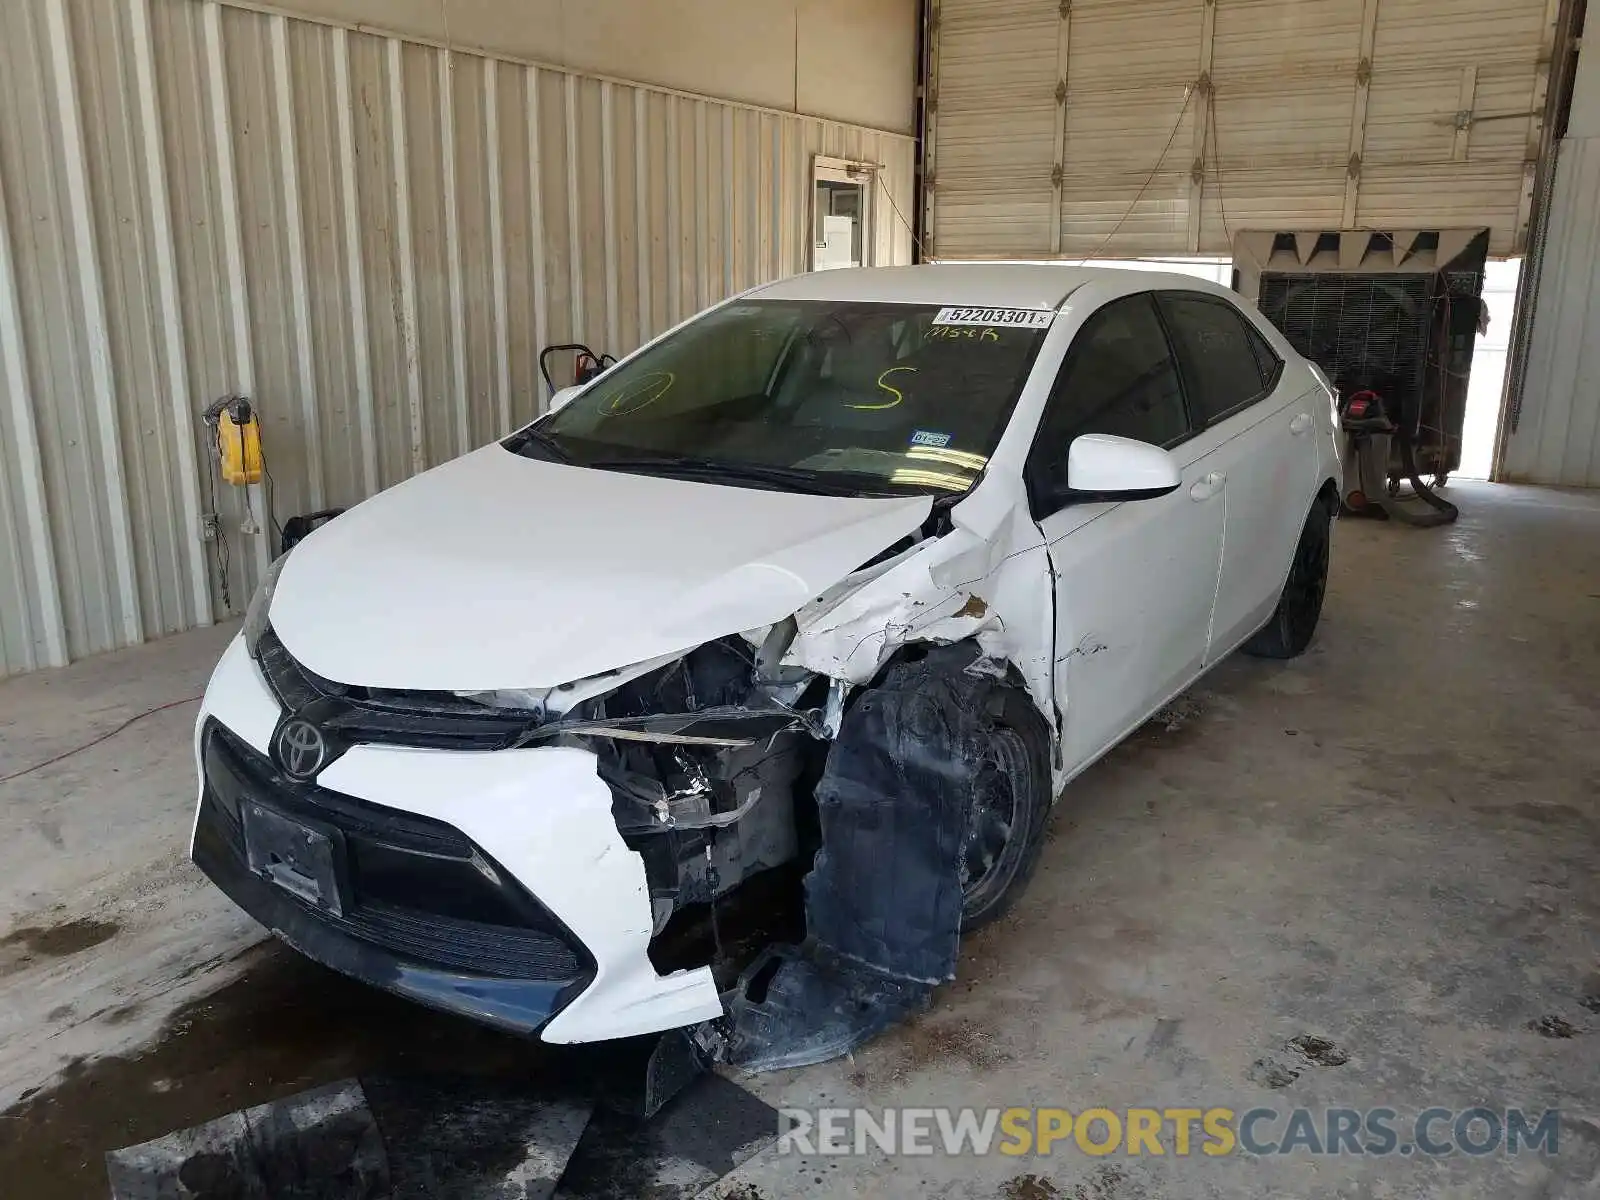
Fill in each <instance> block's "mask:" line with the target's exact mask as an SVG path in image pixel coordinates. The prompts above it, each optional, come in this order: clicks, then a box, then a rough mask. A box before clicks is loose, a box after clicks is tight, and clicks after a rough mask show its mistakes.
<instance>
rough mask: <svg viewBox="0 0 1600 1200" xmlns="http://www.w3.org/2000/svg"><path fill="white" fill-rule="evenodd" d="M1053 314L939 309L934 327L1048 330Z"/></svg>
mask: <svg viewBox="0 0 1600 1200" xmlns="http://www.w3.org/2000/svg"><path fill="white" fill-rule="evenodd" d="M1054 317H1055V313H1053V312H1050V311H1048V310H1045V311H1042V312H1041V311H1040V310H1039V309H1036V308H941V309H940V310H939V314H938V315H937V316H936V317H934V318H933V323H934V324H935V325H1014V326H1018V327H1020V328H1022V329H1048V328H1049V326H1050V322H1051V320H1052V319H1053V318H1054Z"/></svg>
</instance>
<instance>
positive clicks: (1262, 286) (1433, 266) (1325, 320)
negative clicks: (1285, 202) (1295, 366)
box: [1233, 229, 1489, 515]
mask: <svg viewBox="0 0 1600 1200" xmlns="http://www.w3.org/2000/svg"><path fill="white" fill-rule="evenodd" d="M1488 249H1489V231H1488V230H1487V229H1436V230H1420V231H1419V230H1374V229H1355V230H1351V229H1344V230H1311V231H1307V230H1289V231H1280V230H1245V231H1242V232H1240V233H1239V234H1237V235H1236V236H1235V237H1234V242H1233V265H1234V274H1233V286H1234V289H1235V290H1236V291H1238V292H1239V293H1240V294H1241V295H1243V296H1245V297H1246V298H1248V299H1251V300H1254V301H1255V302H1256V305H1257V307H1258V308H1260V310H1261V312H1262V314H1263V315H1264V316H1265V317H1266V318H1267V319H1268V320H1269V321H1271V322H1272V323H1273V324H1274V325H1275V326H1277V327H1278V329H1280V330H1281V331H1282V332H1283V335H1284V336H1285V337H1286V338H1288V339H1289V342H1290V344H1292V345H1293V346H1294V348H1295V349H1296V350H1298V351H1300V353H1301V354H1303V355H1305V356H1306V357H1307V358H1309V359H1311V361H1312V362H1314V363H1316V364H1317V365H1318V366H1319V367H1321V368H1322V370H1323V371H1324V372H1325V373H1326V374H1327V376H1328V378H1329V380H1330V381H1332V383H1333V385H1334V387H1335V388H1336V389H1337V390H1338V392H1339V394H1340V397H1341V400H1342V402H1343V403H1345V404H1348V402H1349V401H1350V400H1351V398H1352V397H1368V398H1370V399H1368V400H1366V401H1364V403H1370V404H1373V405H1375V406H1376V407H1377V408H1378V409H1379V410H1381V411H1382V412H1383V413H1384V414H1385V416H1386V419H1387V422H1388V423H1389V424H1391V425H1392V426H1393V427H1394V428H1393V436H1392V438H1390V447H1389V453H1388V455H1387V456H1386V459H1387V470H1386V473H1387V479H1386V480H1385V481H1384V484H1383V485H1380V486H1384V485H1386V490H1387V492H1388V495H1389V496H1391V497H1392V496H1394V495H1395V494H1396V493H1397V492H1398V491H1399V488H1400V483H1401V481H1402V480H1403V479H1406V478H1408V477H1411V478H1414V477H1415V476H1417V475H1427V476H1430V477H1431V478H1432V481H1433V486H1434V487H1438V486H1440V485H1442V484H1443V483H1444V481H1445V479H1446V477H1447V476H1448V475H1449V474H1450V472H1451V471H1453V470H1455V469H1456V468H1457V467H1459V466H1460V465H1461V427H1462V422H1463V420H1464V418H1465V415H1466V404H1467V380H1468V375H1469V373H1470V371H1471V367H1472V350H1473V345H1474V343H1475V342H1476V340H1477V335H1478V333H1479V332H1480V328H1481V324H1482V320H1483V313H1484V310H1483V303H1482V299H1481V296H1482V291H1483V273H1484V264H1485V262H1486V260H1487V257H1488ZM1414 486H1415V487H1416V488H1418V489H1419V495H1421V496H1422V498H1423V499H1429V496H1428V495H1427V494H1426V489H1425V488H1423V486H1422V485H1421V484H1420V483H1416V484H1414ZM1430 503H1431V500H1430ZM1396 515H1398V514H1396Z"/></svg>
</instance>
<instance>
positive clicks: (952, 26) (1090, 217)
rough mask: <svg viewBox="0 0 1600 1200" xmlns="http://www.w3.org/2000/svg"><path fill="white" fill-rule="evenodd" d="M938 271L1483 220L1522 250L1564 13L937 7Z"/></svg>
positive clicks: (1426, 3) (1437, 4)
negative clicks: (1265, 235)
mask: <svg viewBox="0 0 1600 1200" xmlns="http://www.w3.org/2000/svg"><path fill="white" fill-rule="evenodd" d="M934 4H935V10H934V11H935V14H936V15H935V19H934V25H935V29H936V33H935V36H934V37H933V38H932V40H931V42H932V58H931V62H930V73H931V75H932V78H933V89H932V95H933V101H932V109H933V112H932V116H931V119H930V130H931V132H930V136H929V139H928V147H929V148H928V158H929V161H928V168H929V172H930V174H931V175H932V176H933V185H932V186H931V187H930V188H929V189H928V192H927V205H928V208H927V214H926V220H927V228H928V229H929V230H930V231H931V233H932V238H931V242H932V245H931V249H930V251H929V252H930V254H934V255H937V256H938V257H941V258H991V257H1026V258H1049V257H1055V256H1062V257H1069V258H1079V257H1083V256H1091V255H1092V256H1095V257H1100V256H1107V257H1112V258H1119V257H1134V256H1140V255H1156V256H1159V255H1174V254H1207V253H1210V254H1227V253H1228V252H1229V250H1230V247H1231V246H1232V242H1233V237H1232V235H1233V234H1234V233H1236V232H1238V231H1239V230H1241V229H1279V228H1284V229H1292V228H1309V229H1341V228H1345V229H1348V228H1383V229H1391V228H1392V229H1419V228H1430V229H1431V228H1439V227H1440V226H1476V225H1487V226H1489V227H1490V228H1491V230H1492V238H1493V242H1492V246H1491V252H1492V253H1495V254H1511V253H1516V252H1520V250H1521V243H1522V239H1523V237H1524V234H1525V231H1526V225H1527V219H1528V206H1529V203H1530V201H1531V197H1532V190H1531V189H1532V184H1533V167H1534V162H1535V160H1536V159H1537V156H1538V147H1539V132H1540V125H1541V117H1540V114H1541V112H1542V109H1543V105H1544V100H1545V94H1546V90H1547V87H1548V82H1549V64H1550V57H1551V52H1552V47H1553V45H1554V40H1555V30H1556V17H1557V10H1558V8H1559V0H934Z"/></svg>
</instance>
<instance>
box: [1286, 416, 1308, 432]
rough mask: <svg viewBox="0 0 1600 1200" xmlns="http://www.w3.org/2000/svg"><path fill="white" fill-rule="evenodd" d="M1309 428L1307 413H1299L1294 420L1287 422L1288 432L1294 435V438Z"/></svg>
mask: <svg viewBox="0 0 1600 1200" xmlns="http://www.w3.org/2000/svg"><path fill="white" fill-rule="evenodd" d="M1310 428H1311V414H1310V413H1307V412H1303V413H1301V414H1300V415H1299V416H1297V417H1296V418H1295V419H1294V420H1292V421H1290V422H1289V432H1290V433H1292V434H1294V435H1295V436H1296V437H1298V436H1299V435H1300V434H1302V433H1304V432H1305V431H1306V430H1308V429H1310Z"/></svg>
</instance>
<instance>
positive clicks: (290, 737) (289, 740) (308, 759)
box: [277, 717, 328, 779]
mask: <svg viewBox="0 0 1600 1200" xmlns="http://www.w3.org/2000/svg"><path fill="white" fill-rule="evenodd" d="M277 749H278V761H279V762H280V763H281V764H283V769H284V770H285V771H287V772H289V774H291V775H293V776H294V777H295V778H296V779H310V778H311V777H312V776H313V775H315V774H316V773H317V772H318V771H320V770H322V767H323V764H324V763H326V762H327V760H328V740H327V739H326V738H325V737H323V736H322V730H320V729H318V728H317V727H316V726H315V725H313V724H312V723H311V722H310V721H306V720H302V719H301V718H299V717H296V718H295V719H294V720H292V721H285V722H284V723H283V728H281V729H279V730H278V747H277Z"/></svg>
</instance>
